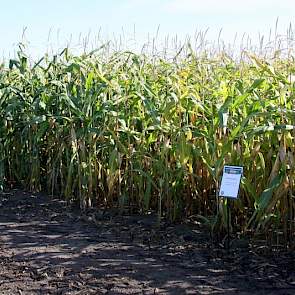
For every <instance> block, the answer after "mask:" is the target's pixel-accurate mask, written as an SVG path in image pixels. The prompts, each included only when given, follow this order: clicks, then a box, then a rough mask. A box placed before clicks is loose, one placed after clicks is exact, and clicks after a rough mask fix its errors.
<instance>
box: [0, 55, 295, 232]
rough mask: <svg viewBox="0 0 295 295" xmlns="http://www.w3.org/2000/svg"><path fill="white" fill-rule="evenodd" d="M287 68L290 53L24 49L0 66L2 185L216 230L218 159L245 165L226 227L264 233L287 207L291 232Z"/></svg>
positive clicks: (219, 217) (294, 68)
mask: <svg viewBox="0 0 295 295" xmlns="http://www.w3.org/2000/svg"><path fill="white" fill-rule="evenodd" d="M294 75H295V63H294V59H292V58H290V59H288V58H286V59H283V58H281V59H279V58H277V59H276V60H274V61H272V62H271V63H270V61H264V60H260V59H259V58H257V57H255V56H250V57H249V60H247V61H240V62H235V61H234V60H232V59H231V58H230V57H228V56H226V55H220V56H216V57H214V58H208V57H206V56H202V57H196V56H195V55H193V54H189V55H188V56H187V57H185V58H183V59H177V60H175V61H174V62H170V61H168V60H163V59H161V58H157V57H148V56H145V55H136V54H133V53H131V52H119V53H114V54H113V55H111V56H109V57H107V56H106V55H103V54H102V53H101V51H99V50H98V51H96V52H92V53H91V54H89V55H87V54H84V55H81V56H72V55H71V54H70V52H69V51H68V49H65V50H64V51H63V52H62V53H61V54H60V55H57V56H54V57H53V59H52V60H50V59H49V58H48V57H47V56H45V57H44V58H42V59H41V60H40V61H38V62H37V63H36V64H32V65H30V62H29V59H28V58H27V57H26V55H25V54H24V53H23V52H19V54H18V59H17V60H11V61H10V63H9V67H8V68H5V67H3V68H1V70H0V113H1V116H0V117H1V121H0V188H2V187H3V185H4V184H5V183H6V185H7V184H8V183H12V182H18V183H21V184H22V185H24V186H25V187H27V188H28V189H30V190H46V191H47V192H49V193H51V194H57V195H61V196H63V197H65V198H66V199H67V200H72V201H78V202H79V203H80V206H81V207H82V208H85V207H87V206H91V205H92V204H94V205H104V206H115V205H117V204H120V205H121V206H131V205H132V206H137V207H138V208H140V209H141V210H142V212H145V211H148V210H150V209H156V210H158V214H159V218H161V217H162V216H166V217H167V218H170V219H172V220H177V219H181V218H184V217H185V216H189V215H192V214H198V216H203V220H215V221H214V222H213V223H214V224H213V223H212V226H211V228H212V229H217V230H222V228H224V224H225V222H226V218H229V216H227V215H226V212H225V211H224V210H225V209H224V208H225V206H224V204H223V202H222V201H221V200H218V198H217V197H216V196H217V193H218V185H219V181H220V176H221V172H222V167H223V165H224V164H225V163H226V164H233V165H242V166H244V171H245V174H244V178H243V181H242V188H241V193H240V199H239V201H237V202H236V203H235V204H233V207H232V212H231V216H237V218H236V219H235V218H233V217H232V218H231V219H232V223H233V224H232V225H233V226H235V227H236V228H238V229H239V230H245V229H247V228H254V229H261V230H265V231H266V230H267V228H269V227H270V226H271V225H272V224H279V225H280V224H282V223H281V221H282V220H283V218H285V217H284V216H286V214H288V228H289V229H292V228H293V227H292V224H294V210H295V202H294V187H295V183H294V173H295V164H294V163H295V160H294V151H295V149H294V136H295V128H294V125H295V110H294V105H295V104H294V98H295V93H294V89H295V83H294V82H293V81H292V77H294ZM212 216H215V217H214V218H213V219H212V218H211V217H212ZM207 217H210V218H209V219H208V218H207ZM201 219H202V218H201ZM208 222H209V221H208ZM210 222H211V221H210Z"/></svg>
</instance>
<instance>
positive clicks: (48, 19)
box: [0, 0, 295, 58]
mask: <svg viewBox="0 0 295 295" xmlns="http://www.w3.org/2000/svg"><path fill="white" fill-rule="evenodd" d="M277 18H278V20H279V21H278V24H279V26H278V32H279V33H280V34H285V33H286V31H287V29H288V26H289V25H290V23H291V24H292V25H293V26H294V25H295V0H247V1H244V0H241V1H239V0H235V1H234V0H220V1H218V0H158V1H156V0H108V1H107V0H105V1H98V0H97V1H95V0H44V1H40V0H26V1H21V0H19V1H16V0H10V1H2V3H1V18H0V33H1V38H0V55H2V56H3V57H6V58H7V57H11V56H13V53H14V50H15V48H16V44H17V43H18V42H20V41H22V32H23V30H24V28H26V31H25V40H26V42H28V45H29V51H30V52H31V53H32V54H33V55H42V54H43V53H44V52H45V51H47V50H49V51H50V50H52V51H55V50H57V49H58V48H62V47H64V46H66V45H67V44H69V45H70V46H72V47H77V48H78V47H83V40H84V41H85V38H86V39H87V36H89V39H88V41H87V42H86V43H87V44H88V47H90V48H92V47H96V46H97V45H99V43H100V42H101V40H107V39H111V40H114V39H116V40H117V42H119V39H120V38H121V41H122V40H123V41H122V42H123V43H125V44H126V46H130V47H131V49H132V47H133V48H135V47H138V46H139V47H140V46H141V45H142V44H143V43H144V42H147V41H148V38H150V39H151V38H152V37H155V36H156V35H157V36H158V39H160V40H164V37H165V36H167V35H169V36H170V39H172V37H174V36H175V35H177V38H178V39H183V38H185V36H186V35H190V36H193V35H194V34H195V32H199V31H201V32H205V31H206V30H207V29H209V30H208V32H207V35H206V36H207V39H208V40H209V41H216V39H217V38H218V34H219V31H220V30H221V29H222V34H221V38H222V39H223V40H224V41H225V42H229V43H232V42H233V40H234V36H235V34H237V37H238V40H240V39H241V38H242V36H243V34H244V33H245V34H246V35H249V36H250V37H251V39H252V40H253V42H255V41H256V40H258V36H259V34H263V35H266V36H268V34H269V31H270V29H272V32H274V28H275V24H276V20H277ZM79 36H80V38H79ZM98 36H99V38H98ZM98 39H99V40H100V41H98ZM238 42H239V41H238Z"/></svg>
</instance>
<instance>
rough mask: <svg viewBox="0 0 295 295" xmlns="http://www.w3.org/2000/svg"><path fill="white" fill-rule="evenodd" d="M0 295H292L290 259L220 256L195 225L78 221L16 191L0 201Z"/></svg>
mask: <svg viewBox="0 0 295 295" xmlns="http://www.w3.org/2000/svg"><path fill="white" fill-rule="evenodd" d="M0 231H1V236H0V294H4V295H5V294H250V293H251V294H294V293H295V275H294V274H295V266H294V264H295V263H294V262H295V261H294V255H293V254H292V253H279V254H276V255H275V254H272V255H271V256H265V255H264V256H263V255H258V254H257V253H256V252H255V251H253V249H251V248H245V249H236V250H235V252H234V253H231V255H230V256H227V255H226V254H225V253H224V252H223V250H220V249H214V248H212V247H211V246H210V243H209V239H208V237H207V234H206V233H205V232H204V229H202V228H201V227H200V226H197V225H194V226H193V225H190V226H189V225H178V226H170V225H165V226H164V225H163V226H162V227H160V228H159V229H157V228H156V227H155V218H154V217H153V216H148V217H139V216H112V215H108V214H106V215H97V214H96V213H89V214H88V215H79V214H78V213H75V212H74V211H72V210H71V209H70V208H69V207H67V206H66V205H65V203H64V202H61V201H59V200H52V199H49V198H47V197H46V196H42V195H38V196H37V195H32V194H29V193H26V192H22V191H12V192H11V193H7V194H3V195H1V196H0Z"/></svg>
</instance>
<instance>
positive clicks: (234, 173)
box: [219, 166, 243, 199]
mask: <svg viewBox="0 0 295 295" xmlns="http://www.w3.org/2000/svg"><path fill="white" fill-rule="evenodd" d="M242 174H243V167H240V166H224V167H223V175H222V180H221V185H220V190H219V196H220V197H225V198H235V199H236V198H237V197H238V193H239V187H240V182H241V177H242Z"/></svg>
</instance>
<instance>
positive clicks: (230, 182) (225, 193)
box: [219, 166, 243, 252]
mask: <svg viewBox="0 0 295 295" xmlns="http://www.w3.org/2000/svg"><path fill="white" fill-rule="evenodd" d="M242 175H243V167H241V166H224V167H223V175H222V179H221V185H220V190H219V197H223V198H227V204H226V207H227V251H228V252H229V248H230V224H229V213H230V210H229V199H237V198H238V194H239V188H240V182H241V177H242Z"/></svg>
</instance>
